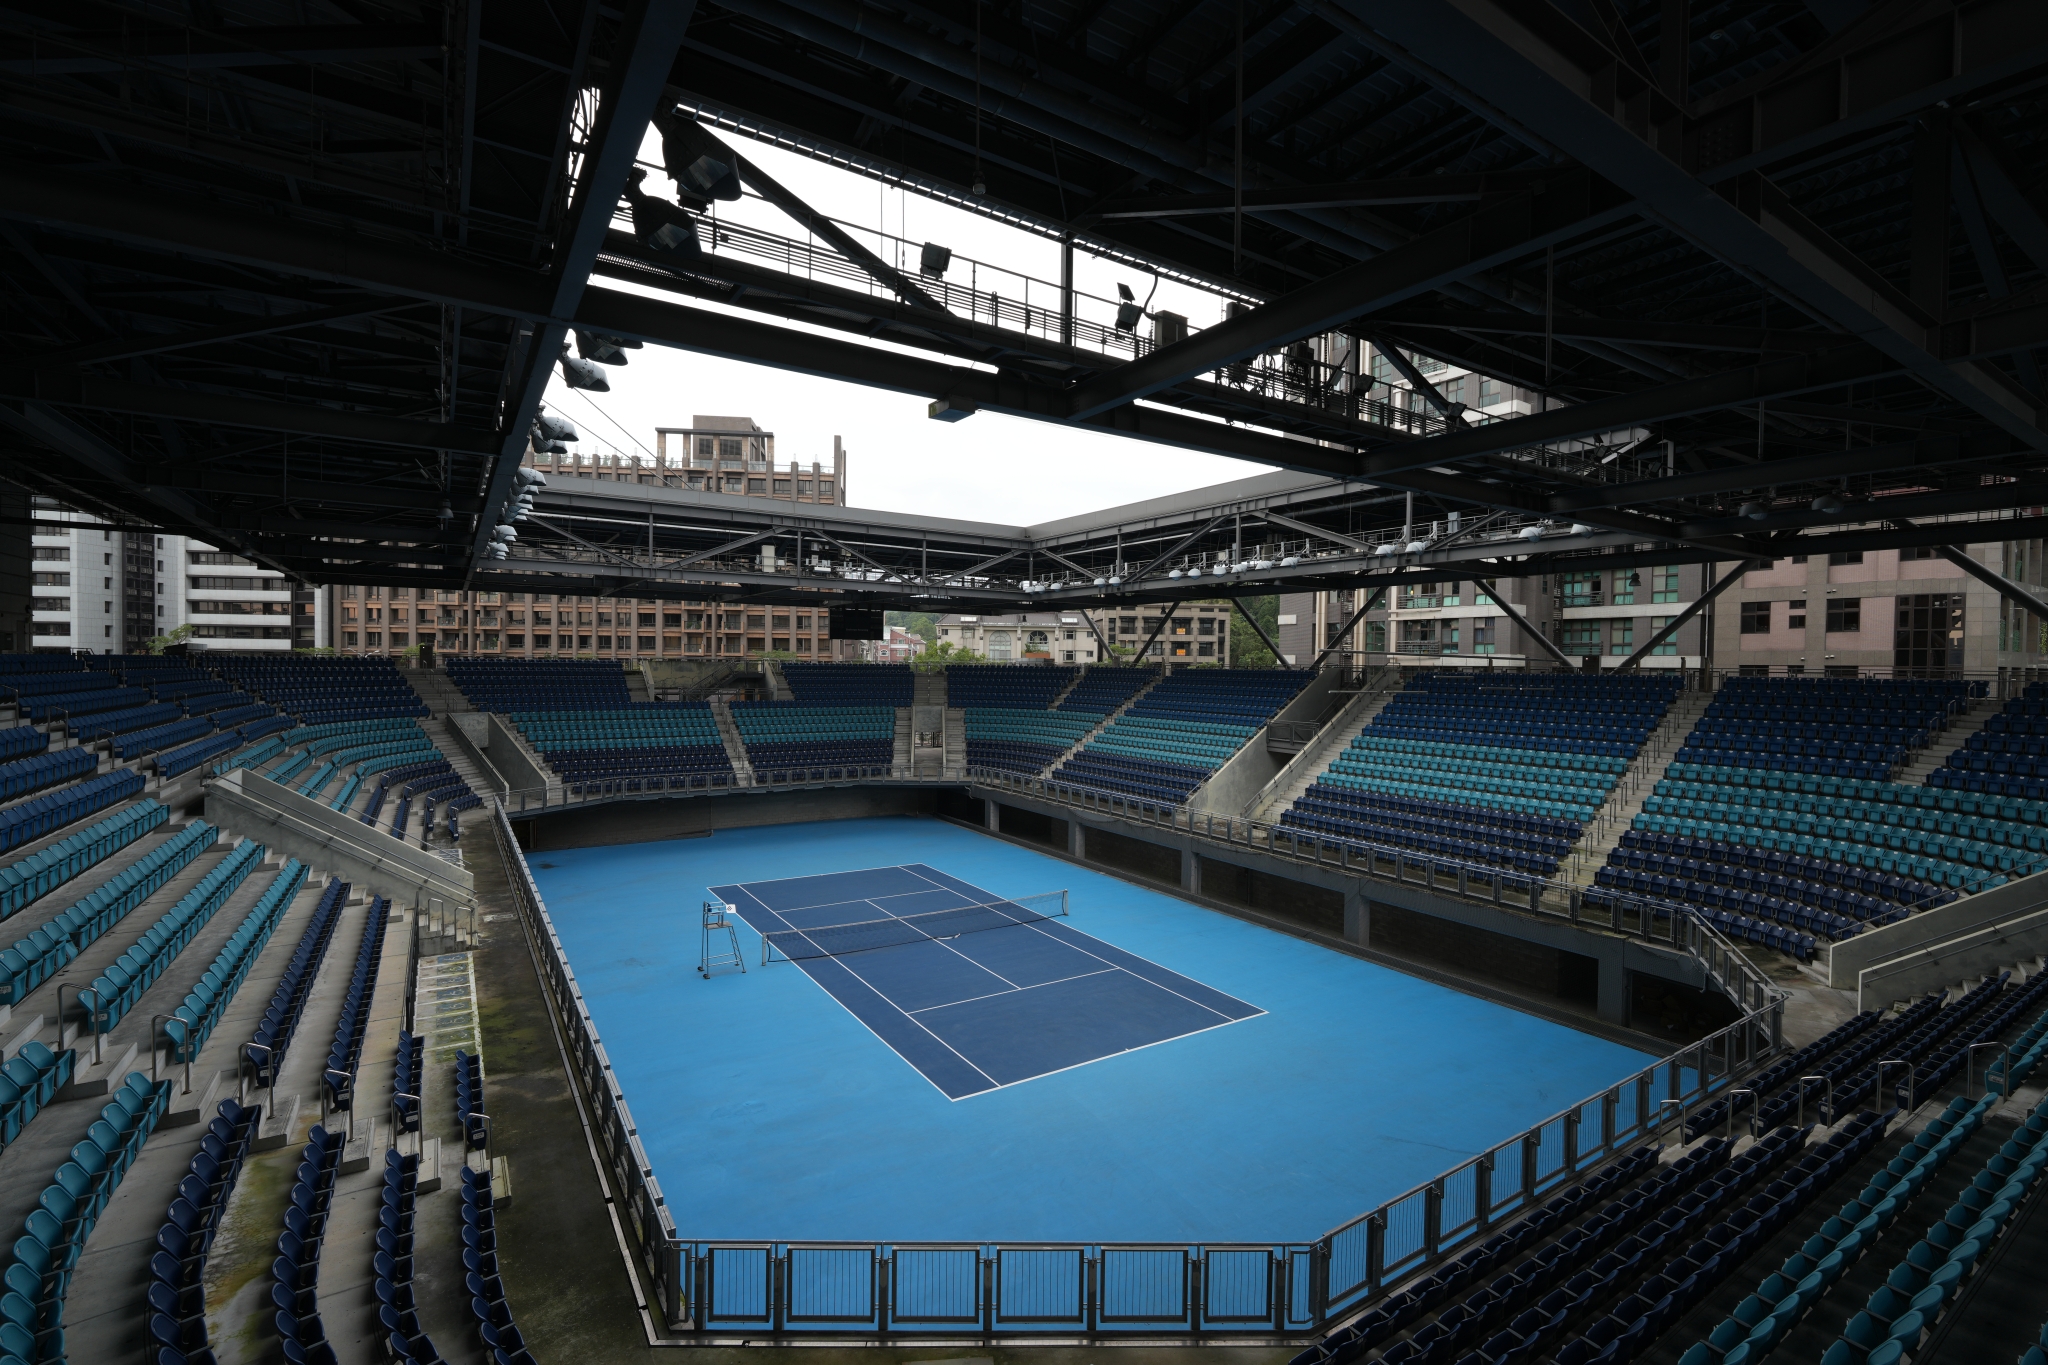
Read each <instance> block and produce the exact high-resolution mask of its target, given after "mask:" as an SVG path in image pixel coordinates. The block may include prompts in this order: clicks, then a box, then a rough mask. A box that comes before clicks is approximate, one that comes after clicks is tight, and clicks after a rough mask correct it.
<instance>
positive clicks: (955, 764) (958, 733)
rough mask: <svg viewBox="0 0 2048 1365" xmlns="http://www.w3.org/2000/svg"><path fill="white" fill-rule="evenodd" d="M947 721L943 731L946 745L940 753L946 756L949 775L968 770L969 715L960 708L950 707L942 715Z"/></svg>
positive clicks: (946, 768) (946, 767)
mask: <svg viewBox="0 0 2048 1365" xmlns="http://www.w3.org/2000/svg"><path fill="white" fill-rule="evenodd" d="M940 714H941V715H942V716H943V717H944V718H945V719H944V724H943V727H942V728H943V729H944V730H945V736H944V739H943V743H944V745H945V747H944V748H942V749H941V750H940V751H939V752H940V753H942V754H944V755H945V771H946V772H949V773H959V772H965V771H966V770H967V713H966V712H965V711H963V710H961V709H960V708H958V707H950V708H948V709H947V710H945V711H943V712H941V713H940Z"/></svg>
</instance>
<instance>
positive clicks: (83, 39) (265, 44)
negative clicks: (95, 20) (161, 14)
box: [0, 24, 442, 78]
mask: <svg viewBox="0 0 2048 1365" xmlns="http://www.w3.org/2000/svg"><path fill="white" fill-rule="evenodd" d="M108 36H111V34H110V33H99V32H92V31H89V30H85V29H72V28H67V27H65V26H58V25H42V26H39V27H38V28H37V30H36V34H35V39H34V42H33V46H32V49H31V50H32V51H33V53H34V55H33V56H25V57H23V56H14V57H6V58H0V75H8V76H17V77H20V76H27V77H48V76H89V75H109V74H120V75H123V76H130V77H134V76H140V75H144V74H150V75H154V76H157V77H159V78H161V77H166V76H169V75H170V74H171V73H172V72H189V71H219V70H226V69H231V68H236V67H252V66H331V65H334V64H336V63H342V62H380V61H393V62H405V61H426V60H438V59H439V58H440V56H441V50H442V49H441V29H440V26H439V25H438V24H435V25H431V26H430V25H427V24H391V25H373V24H325V25H312V24H309V25H303V26H298V27H290V28H271V27H262V28H256V27H251V28H225V29H216V30H213V31H211V32H209V31H207V30H205V29H203V28H199V27H197V26H194V27H189V28H181V27H178V26H176V25H174V24H166V25H161V26H156V27H152V28H150V29H146V30H143V31H141V32H126V31H123V32H121V33H120V40H119V42H118V43H115V42H108V41H105V38H106V37H108Z"/></svg>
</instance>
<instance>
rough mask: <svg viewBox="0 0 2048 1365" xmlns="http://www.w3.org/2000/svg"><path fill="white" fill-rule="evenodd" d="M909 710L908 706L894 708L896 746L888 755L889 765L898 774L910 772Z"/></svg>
mask: <svg viewBox="0 0 2048 1365" xmlns="http://www.w3.org/2000/svg"><path fill="white" fill-rule="evenodd" d="M910 710H911V708H909V707H908V706H899V707H897V708H896V746H895V748H893V749H892V750H890V753H889V764H890V766H891V767H893V768H895V769H896V770H897V771H898V772H908V771H909V770H910V753H911V750H910V742H911V734H910Z"/></svg>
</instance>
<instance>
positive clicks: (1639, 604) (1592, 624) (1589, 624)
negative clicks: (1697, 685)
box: [1279, 564, 1712, 668]
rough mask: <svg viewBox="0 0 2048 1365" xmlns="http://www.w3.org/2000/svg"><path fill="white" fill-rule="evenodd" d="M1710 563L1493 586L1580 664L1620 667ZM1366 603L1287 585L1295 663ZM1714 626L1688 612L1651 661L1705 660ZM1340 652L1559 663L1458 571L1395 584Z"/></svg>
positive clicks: (1286, 640)
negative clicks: (1299, 590) (1434, 579)
mask: <svg viewBox="0 0 2048 1365" xmlns="http://www.w3.org/2000/svg"><path fill="white" fill-rule="evenodd" d="M1706 572H1707V570H1706V569H1705V568H1704V567H1703V566H1701V565H1697V564H1687V565H1662V566H1652V567H1648V568H1640V569H1620V570H1610V569H1588V570H1583V571H1578V572H1573V573H1568V574H1562V575H1551V576H1538V577H1536V578H1522V579H1514V578H1509V579H1498V580H1495V581H1494V586H1495V587H1497V588H1498V589H1500V591H1501V592H1502V594H1503V595H1504V596H1505V597H1506V599H1507V602H1508V605H1510V606H1512V607H1513V608H1514V610H1515V612H1516V613H1518V614H1519V615H1520V616H1521V617H1522V618H1523V619H1524V620H1526V621H1528V622H1529V623H1530V624H1531V625H1532V626H1534V627H1536V628H1537V629H1540V630H1542V631H1543V633H1544V635H1545V636H1546V638H1548V639H1549V640H1550V641H1551V642H1552V643H1554V644H1556V645H1557V646H1558V648H1559V649H1561V650H1562V651H1563V652H1564V653H1565V654H1566V655H1567V656H1569V657H1570V658H1572V659H1574V660H1577V661H1579V663H1580V665H1581V666H1584V665H1585V661H1586V660H1589V659H1597V660H1599V666H1600V667H1602V668H1612V667H1614V666H1615V665H1616V664H1618V663H1620V662H1621V661H1622V660H1623V659H1626V658H1627V657H1628V656H1630V655H1631V654H1633V653H1635V651H1636V649H1637V648H1638V647H1640V646H1641V645H1642V644H1643V643H1644V642H1646V641H1647V640H1648V639H1649V638H1650V637H1651V636H1652V635H1654V634H1656V633H1657V631H1659V630H1661V629H1662V628H1663V627H1664V626H1665V625H1666V624H1668V623H1669V622H1670V620H1671V618H1672V617H1674V616H1676V615H1678V613H1679V612H1681V611H1683V610H1685V608H1686V606H1687V605H1688V604H1689V603H1691V602H1692V601H1694V600H1695V599H1696V598H1698V596H1699V595H1700V593H1701V592H1702V591H1703V590H1704V584H1705V582H1706V577H1705V575H1706ZM1357 609H1358V596H1357V592H1356V591H1355V590H1346V591H1341V592H1316V593H1289V594H1286V595H1284V596H1283V597H1281V599H1280V641H1279V642H1280V649H1281V652H1282V653H1283V654H1285V655H1286V656H1287V661H1288V662H1289V663H1291V664H1294V665H1297V666H1299V667H1306V666H1307V665H1308V664H1309V663H1310V661H1312V660H1313V659H1314V658H1315V657H1316V655H1317V654H1318V653H1319V652H1320V651H1321V650H1323V649H1324V648H1326V647H1328V646H1329V645H1331V644H1332V642H1335V641H1337V640H1338V637H1339V634H1340V632H1342V631H1343V629H1344V625H1345V623H1346V622H1347V621H1349V620H1350V619H1351V617H1352V615H1353V613H1354V612H1356V611H1357ZM1708 611H1712V607H1709V608H1708ZM1709 629H1710V626H1709V624H1708V623H1707V622H1706V621H1704V620H1702V619H1701V618H1695V619H1693V620H1691V621H1688V622H1687V623H1686V624H1685V625H1683V626H1681V627H1679V629H1678V633H1677V634H1676V635H1674V636H1673V637H1672V638H1671V639H1669V640H1667V641H1665V642H1664V643H1663V644H1661V645H1659V646H1657V648H1655V649H1653V650H1652V651H1651V652H1650V654H1649V655H1648V656H1647V657H1645V658H1644V660H1643V662H1642V667H1644V668H1697V667H1699V666H1700V664H1701V663H1702V662H1703V661H1704V660H1705V658H1706V643H1707V639H1708V631H1709ZM1340 658H1341V659H1342V660H1343V661H1345V662H1347V663H1348V664H1350V665H1351V666H1352V667H1354V668H1366V667H1371V668H1377V667H1382V666H1384V665H1387V664H1405V665H1413V666H1422V665H1425V664H1426V665H1428V666H1430V667H1445V668H1527V667H1530V666H1532V665H1533V666H1535V667H1538V668H1554V667H1556V664H1557V661H1556V659H1555V657H1554V656H1553V655H1552V654H1551V653H1550V652H1549V651H1548V650H1546V649H1544V648H1543V646H1542V645H1540V644H1538V643H1536V642H1535V641H1532V640H1530V639H1529V638H1528V637H1527V636H1526V635H1524V633H1523V631H1522V629H1521V627H1520V626H1519V625H1517V624H1516V622H1515V617H1514V616H1512V615H1510V614H1509V613H1508V612H1507V611H1506V610H1505V609H1503V608H1502V606H1501V604H1500V603H1498V602H1496V601H1494V600H1493V599H1492V598H1491V597H1489V596H1488V595H1487V592H1486V590H1485V589H1484V588H1482V587H1481V586H1480V585H1479V584H1478V583H1477V582H1475V581H1473V580H1472V579H1469V578H1465V579H1458V578H1451V577H1449V576H1448V571H1447V573H1446V577H1445V578H1443V579H1442V580H1441V581H1438V582H1435V583H1412V584H1407V585H1404V586H1401V587H1397V588H1393V589H1390V590H1389V591H1388V593H1387V594H1386V596H1384V597H1383V598H1381V600H1380V602H1379V603H1378V604H1377V605H1375V606H1374V608H1373V609H1372V610H1371V611H1369V612H1367V613H1366V614H1365V618H1364V619H1363V620H1361V621H1360V622H1358V624H1357V625H1356V626H1354V627H1353V628H1352V630H1351V633H1350V635H1349V636H1348V637H1346V638H1344V639H1343V640H1342V642H1341V643H1339V644H1338V647H1337V648H1336V649H1335V650H1333V651H1332V654H1331V659H1330V660H1329V661H1335V660H1337V659H1340ZM1329 661H1326V662H1329Z"/></svg>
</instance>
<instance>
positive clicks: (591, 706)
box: [442, 657, 633, 712]
mask: <svg viewBox="0 0 2048 1365" xmlns="http://www.w3.org/2000/svg"><path fill="white" fill-rule="evenodd" d="M442 667H443V670H444V671H445V672H446V673H447V675H448V681H450V682H452V683H454V684H455V685H456V686H457V687H459V688H461V689H462V695H463V696H465V697H468V698H469V700H470V704H471V705H473V706H475V707H476V709H477V710H479V711H500V712H512V711H585V710H610V709H615V708H620V707H626V706H630V705H632V704H633V696H632V693H630V692H628V691H627V690H626V674H625V671H624V670H623V669H621V668H620V667H619V665H618V664H617V663H614V662H608V661H606V660H603V659H472V658H461V657H458V658H451V659H449V660H448V661H447V662H446V663H445V664H443V665H442Z"/></svg>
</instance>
